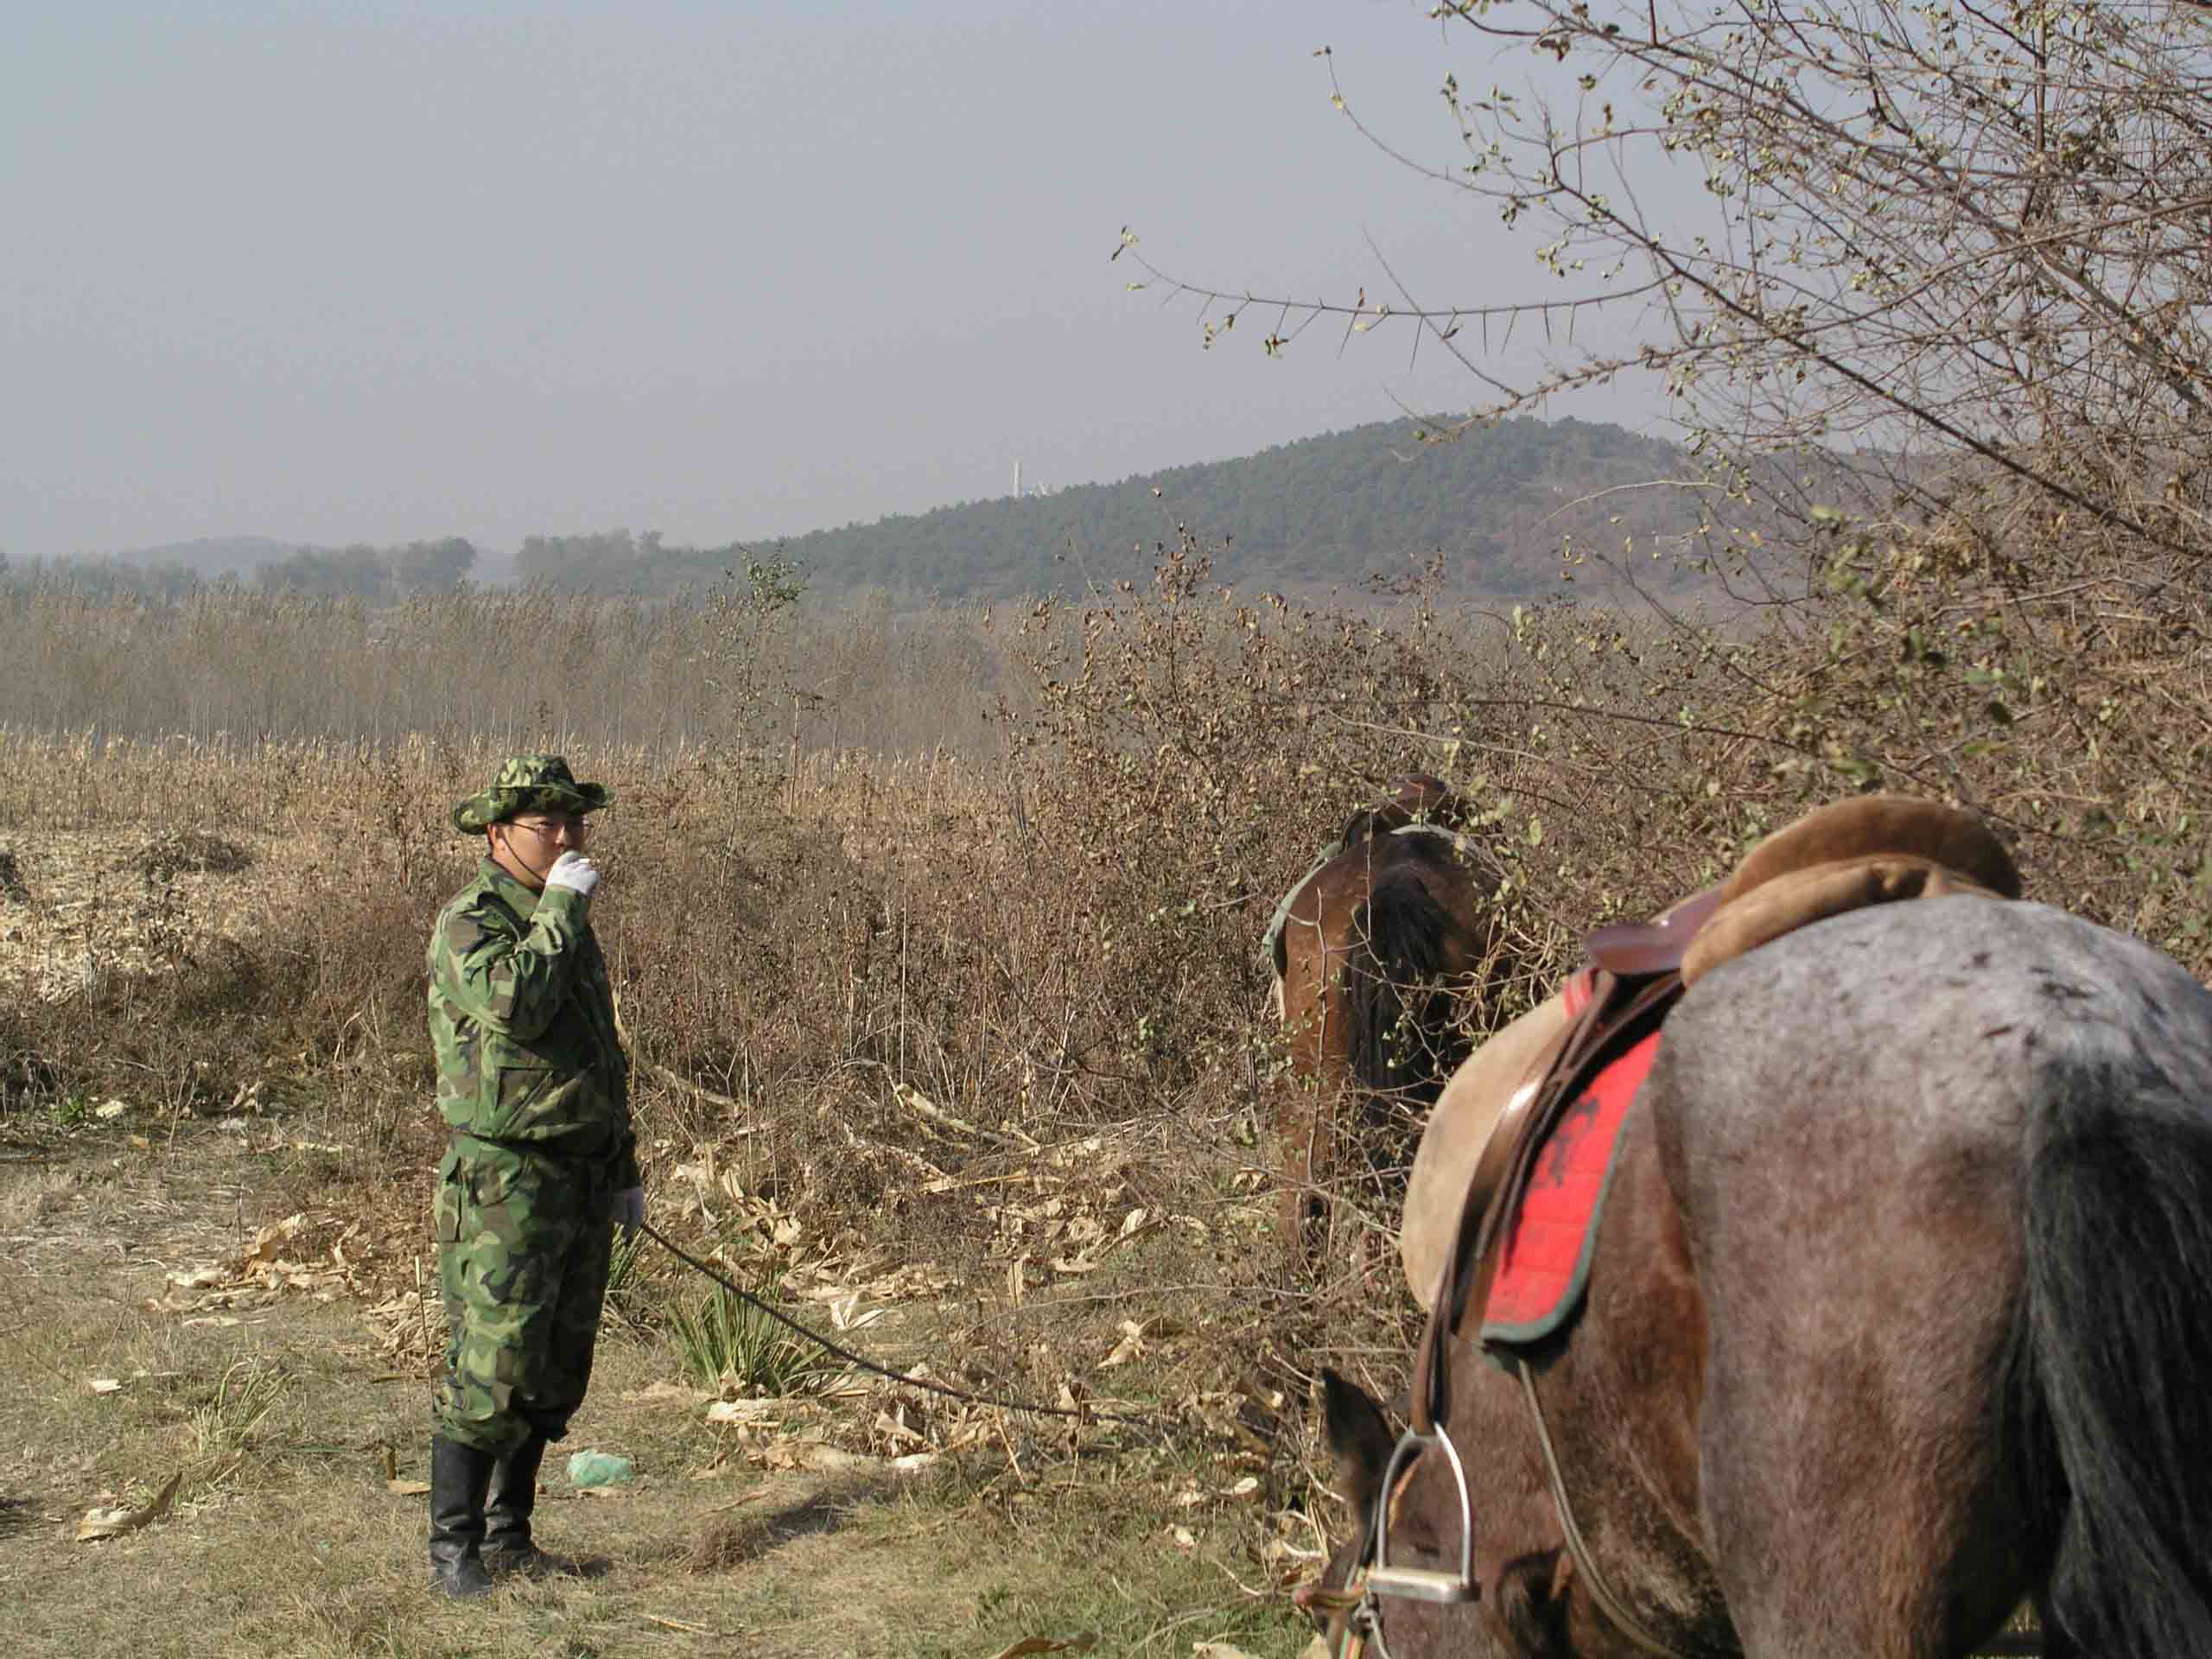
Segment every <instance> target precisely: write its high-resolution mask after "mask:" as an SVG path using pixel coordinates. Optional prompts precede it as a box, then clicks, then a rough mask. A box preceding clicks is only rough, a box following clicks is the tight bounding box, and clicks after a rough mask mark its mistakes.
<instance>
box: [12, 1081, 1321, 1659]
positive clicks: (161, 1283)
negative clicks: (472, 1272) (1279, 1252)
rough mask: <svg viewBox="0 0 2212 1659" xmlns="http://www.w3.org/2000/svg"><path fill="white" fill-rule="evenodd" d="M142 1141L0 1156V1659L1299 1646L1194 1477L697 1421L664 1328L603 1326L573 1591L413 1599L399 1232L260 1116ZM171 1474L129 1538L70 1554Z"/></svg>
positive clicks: (1001, 1451)
mask: <svg viewBox="0 0 2212 1659" xmlns="http://www.w3.org/2000/svg"><path fill="white" fill-rule="evenodd" d="M134 1126H135V1127H134ZM150 1127H151V1126H149V1125H146V1124H143V1122H140V1115H139V1114H137V1112H135V1111H134V1112H126V1113H124V1114H118V1116H116V1117H115V1118H114V1119H112V1120H111V1121H108V1122H96V1123H92V1124H87V1125H84V1126H81V1127H79V1128H74V1129H73V1130H70V1131H68V1132H67V1133H51V1134H44V1135H29V1134H16V1135H10V1136H9V1137H8V1138H7V1145H6V1146H5V1147H4V1149H0V1157H3V1158H4V1160H5V1161H4V1162H0V1281H3V1282H4V1289H0V1303H4V1306H5V1308H6V1310H7V1311H6V1313H4V1315H0V1319H4V1321H5V1325H4V1331H3V1332H0V1333H3V1334H4V1340H5V1345H6V1349H7V1351H8V1353H9V1355H10V1361H9V1366H8V1370H9V1372H10V1376H11V1378H12V1381H11V1383H10V1387H9V1388H8V1389H6V1390H5V1391H4V1393H0V1606H3V1607H4V1609H5V1612H4V1616H0V1624H4V1627H5V1629H6V1630H7V1632H8V1637H9V1644H10V1653H11V1659H29V1656H44V1655H63V1654H68V1655H83V1654H98V1653H106V1652H114V1653H122V1652H129V1653H131V1654H134V1655H148V1656H150V1655H156V1654H171V1653H174V1654H180V1655H181V1654H193V1655H204V1654H207V1653H210V1652H223V1653H253V1654H302V1655H321V1654H338V1653H358V1652H378V1653H385V1654H394V1655H414V1654H424V1655H427V1654H480V1655H505V1654H514V1655H522V1654H525V1653H528V1654H565V1655H591V1654H602V1653H606V1654H612V1653H625V1654H627V1653H638V1654H658V1653H669V1654H679V1653H702V1654H703V1653H715V1654H721V1653H728V1652H730V1651H733V1650H750V1651H768V1652H775V1653H778V1654H786V1655H797V1656H807V1655H831V1654H884V1655H946V1656H952V1655H961V1656H967V1655H974V1656H992V1655H996V1654H1000V1653H1001V1652H1003V1651H1005V1650H1006V1649H1008V1648H1010V1647H1012V1646H1013V1645H1014V1644H1015V1643H1020V1642H1021V1641H1023V1640H1025V1639H1027V1638H1032V1637H1047V1638H1054V1639H1058V1640H1062V1641H1077V1640H1080V1639H1081V1638H1083V1637H1085V1636H1086V1635H1088V1636H1091V1637H1095V1638H1096V1644H1095V1647H1094V1648H1093V1649H1092V1650H1094V1651H1097V1652H1102V1653H1104V1652H1114V1653H1150V1654H1173V1655H1178V1656H1180V1655H1189V1654H1193V1653H1198V1654H1214V1655H1225V1654H1228V1653H1231V1652H1238V1651H1241V1652H1244V1653H1249V1654H1252V1655H1255V1656H1262V1659H1266V1656H1285V1659H1287V1656H1289V1655H1292V1654H1294V1653H1297V1652H1298V1651H1300V1649H1301V1648H1302V1647H1303V1646H1304V1644H1305V1643H1306V1631H1305V1630H1303V1628H1301V1626H1300V1624H1299V1622H1298V1621H1297V1620H1296V1618H1294V1616H1293V1615H1292V1614H1291V1612H1290V1611H1289V1609H1288V1607H1287V1601H1286V1599H1285V1598H1284V1597H1283V1596H1282V1595H1281V1589H1280V1585H1279V1584H1277V1585H1270V1584H1268V1583H1267V1582H1265V1581H1264V1569H1258V1568H1255V1560H1254V1555H1253V1551H1252V1548H1251V1543H1252V1540H1253V1538H1254V1536H1255V1533H1265V1532H1267V1531H1268V1526H1267V1523H1266V1522H1265V1520H1264V1518H1263V1517H1262V1516H1260V1515H1259V1514H1258V1513H1257V1511H1258V1509H1259V1506H1261V1505H1262V1504H1264V1503H1265V1502H1266V1501H1267V1498H1266V1494H1265V1493H1264V1492H1263V1491H1259V1490H1257V1487H1258V1483H1256V1482H1252V1481H1246V1482H1243V1483H1242V1488H1243V1490H1239V1483H1237V1482H1235V1481H1225V1480H1220V1479H1218V1478H1216V1477H1217V1472H1218V1466H1217V1463H1216V1462H1215V1460H1214V1459H1210V1458H1206V1457H1198V1458H1192V1457H1190V1456H1189V1455H1188V1454H1186V1453H1185V1452H1179V1451H1177V1450H1174V1449H1172V1448H1160V1447H1153V1446H1143V1445H1141V1444H1139V1443H1137V1442H1136V1441H1135V1440H1133V1439H1132V1440H1122V1442H1121V1443H1120V1444H1118V1445H1117V1444H1116V1443H1115V1441H1114V1440H1113V1438H1112V1437H1109V1436H1099V1437H1096V1442H1095V1445H1094V1446H1091V1447H1090V1448H1088V1449H1086V1450H1085V1451H1084V1452H1083V1453H1082V1454H1081V1455H1079V1456H1075V1457H1071V1456H1069V1455H1067V1454H1066V1453H1065V1451H1064V1449H1062V1448H1060V1447H1058V1446H1056V1444H1055V1442H1054V1438H1053V1435H1052V1432H1051V1431H1049V1430H1045V1431H1039V1430H1036V1429H1033V1428H1029V1427H1018V1426H1014V1425H1011V1424H1007V1423H1004V1422H1001V1423H999V1424H996V1425H995V1427H998V1428H999V1429H1000V1431H1001V1432H1000V1434H999V1435H998V1436H997V1439H998V1440H1000V1441H1001V1442H1002V1443H1001V1444H994V1445H991V1446H988V1448H979V1450H978V1453H977V1455H976V1456H973V1457H970V1458H962V1457H959V1456H950V1457H940V1458H937V1459H930V1460H926V1461H925V1466H922V1467H920V1468H916V1469H911V1470H906V1471H902V1470H901V1469H900V1468H899V1466H898V1465H896V1464H895V1463H894V1462H893V1460H892V1459H888V1458H884V1457H875V1456H869V1455H865V1454H857V1453H853V1452H845V1451H842V1450H840V1449H839V1448H838V1447H837V1446H836V1444H835V1443H834V1437H833V1438H832V1439H831V1440H817V1439H816V1438H814V1436H815V1434H816V1433H817V1430H818V1427H819V1425H820V1423H821V1422H822V1421H823V1419H824V1418H834V1417H835V1416H836V1414H839V1413H840V1412H859V1411H873V1410H875V1409H877V1408H878V1407H877V1404H876V1402H874V1400H873V1399H872V1398H869V1397H865V1396H861V1395H855V1396H852V1397H850V1398H849V1399H845V1400H841V1401H833V1402H830V1403H829V1405H828V1407H826V1408H814V1409H813V1410H811V1411H809V1410H804V1409H798V1410H793V1411H791V1412H789V1413H785V1414H780V1416H781V1419H782V1421H780V1424H779V1426H776V1427H767V1428H760V1429H755V1428H750V1427H741V1426H737V1425H731V1424H716V1423H714V1422H710V1421H709V1409H710V1407H711V1404H712V1396H711V1395H706V1394H702V1393H701V1392H700V1391H698V1390H696V1389H691V1388H689V1387H687V1386H684V1385H683V1383H681V1382H680V1380H679V1378H678V1376H677V1370H676V1366H675V1363H674V1359H673V1356H672V1354H671V1351H670V1350H669V1348H668V1346H667V1345H666V1344H665V1342H664V1340H662V1339H661V1338H658V1337H656V1336H649V1335H646V1334H644V1333H641V1332H636V1331H632V1330H631V1329H629V1328H626V1327H624V1326H621V1325H619V1324H618V1325H616V1326H615V1327H614V1328H613V1329H611V1330H610V1331H609V1332H607V1335H606V1336H605V1337H604V1338H603V1339H602V1342H601V1356H600V1366H599V1374H598V1376H597V1378H596V1379H595V1382H594V1388H593V1392H592V1397H591V1400H590V1402H588V1405H587V1407H586V1409H585V1411H584V1413H583V1414H582V1417H581V1418H580V1420H579V1421H578V1422H577V1423H576V1425H575V1429H574V1431H573V1433H572V1435H571V1438H570V1440H569V1443H568V1444H567V1445H566V1446H561V1447H557V1448H556V1450H555V1452H553V1454H552V1455H550V1456H549V1458H548V1459H547V1465H546V1473H545V1479H544V1486H545V1490H544V1493H543V1498H542V1501H541V1503H540V1509H539V1520H540V1527H539V1530H540V1534H541V1536H542V1538H543V1541H545V1542H546V1543H547V1544H548V1545H549V1546H550V1547H552V1548H556V1549H558V1550H560V1551H562V1552H563V1553H564V1554H569V1555H571V1556H573V1557H575V1558H576V1559H577V1560H579V1561H580V1562H581V1563H582V1565H583V1567H585V1569H586V1572H585V1574H584V1575H583V1576H579V1577H575V1578H570V1579H563V1580H555V1581H552V1582H550V1583H543V1584H535V1585H521V1586H513V1587H510V1588H507V1589H505V1590H503V1591H502V1592H501V1593H500V1594H499V1596H498V1598H497V1599H496V1600H494V1601H493V1603H491V1604H490V1605H486V1606H481V1607H477V1608H468V1609H463V1608H460V1607H455V1606H452V1605H447V1604H444V1603H443V1602H442V1601H440V1600H439V1599H435V1598H434V1597H432V1596H431V1595H430V1594H429V1593H428V1592H427V1591H426V1589H425V1587H424V1586H425V1567H424V1557H423V1540H424V1529H425V1512H424V1504H425V1500H424V1498H423V1496H422V1495H421V1493H420V1492H419V1491H416V1490H415V1488H416V1486H418V1485H419V1484H420V1482H421V1480H422V1478H423V1476H424V1474H425V1467H424V1465H425V1459H426V1456H427V1427H426V1416H425V1411H426V1402H427V1395H428V1387H427V1376H428V1370H429V1366H428V1364H427V1363H426V1355H427V1353H428V1351H429V1350H430V1348H431V1347H433V1346H434V1345H435V1342H436V1340H437V1336H436V1332H435V1329H434V1328H433V1327H432V1315H431V1314H430V1313H429V1312H428V1311H426V1310H425V1309H424V1308H423V1306H421V1304H420V1303H419V1302H418V1301H416V1300H415V1299H414V1298H413V1297H412V1296H411V1294H410V1292H411V1289H412V1281H413V1278H414V1275H415V1274H416V1271H417V1266H416V1261H415V1260H414V1259H412V1257H411V1256H410V1254H409V1245H408V1241H407V1240H406V1239H405V1237H404V1235H403V1236H399V1237H398V1238H397V1239H394V1238H392V1237H391V1236H387V1235H385V1234H383V1233H382V1232H380V1231H379V1230H378V1227H377V1225H375V1224H376V1223H377V1222H378V1218H379V1217H387V1216H389V1215H390V1214H391V1213H392V1212H393V1211H395V1210H399V1209H404V1205H397V1206H395V1205H388V1204H382V1203H379V1202H377V1201H375V1200H374V1199H365V1200H364V1201H362V1202H360V1203H359V1204H358V1205H353V1204H349V1202H348V1196H347V1195H348V1193H349V1192H354V1193H356V1194H358V1193H359V1189H358V1188H357V1187H353V1186H349V1185H347V1184H346V1183H344V1182H343V1181H338V1182H334V1181H333V1179H332V1176H333V1173H334V1172H335V1171H338V1170H340V1168H341V1167H342V1166H343V1160H342V1155H341V1154H340V1153H339V1152H338V1151H337V1150H336V1149H332V1148H318V1147H315V1145H314V1144H313V1143H311V1142H310V1143H305V1144H302V1142H301V1141H300V1140H299V1138H298V1137H297V1136H296V1135H289V1134H287V1133H286V1132H285V1131H284V1130H283V1129H282V1128H270V1127H268V1126H266V1125H264V1124H262V1123H258V1122H246V1123H241V1122H238V1121H237V1120H231V1121H230V1122H229V1125H228V1127H226V1125H225V1124H224V1123H223V1122H217V1123H213V1124H209V1123H206V1122H192V1123H188V1124H186V1125H184V1126H181V1128H177V1129H175V1132H174V1133H169V1132H168V1131H167V1130H166V1129H163V1130H161V1131H159V1132H156V1133H148V1132H147V1130H148V1128H150ZM303 1201H304V1202H305V1204H306V1205H307V1207H306V1208H305V1209H304V1210H302V1209H301V1208H298V1207H296V1206H298V1205H302V1202H303ZM349 1209H353V1210H358V1211H359V1214H360V1216H361V1217H362V1219H363V1220H366V1221H368V1222H370V1223H371V1225H368V1226H364V1225H362V1224H360V1222H359V1221H352V1220H348V1219H346V1215H347V1212H348V1211H349ZM421 1266H422V1270H424V1271H427V1268H428V1263H427V1262H423V1263H422V1264H421ZM864 1334H866V1335H868V1336H871V1337H877V1336H880V1335H881V1334H882V1325H881V1323H880V1322H879V1323H878V1324H877V1325H872V1326H870V1327H868V1331H867V1332H865V1333H864ZM860 1339H861V1338H858V1337H856V1338H855V1340H860ZM778 1417H779V1414H777V1413H774V1412H771V1413H770V1414H769V1415H768V1418H767V1420H766V1421H770V1422H771V1423H775V1422H776V1421H777V1419H778ZM582 1447H589V1448H594V1449H597V1450H601V1451H606V1452H615V1453H618V1454H620V1455H621V1456H623V1457H626V1458H627V1459H631V1460H632V1463H633V1464H634V1465H635V1467H636V1469H637V1471H638V1476H637V1478H636V1479H635V1480H634V1481H632V1483H630V1484H626V1485H623V1486H620V1487H618V1488H613V1489H611V1490H609V1491H605V1492H603V1493H600V1494H588V1493H587V1492H586V1491H583V1490H582V1489H580V1488H578V1487H576V1486H575V1485H574V1484H571V1483H570V1482H569V1479H568V1478H567V1476H566V1472H565V1469H566V1456H567V1454H568V1453H569V1452H572V1451H574V1450H576V1449H579V1448H582ZM1025 1448H1026V1449H1027V1459H1025V1458H1024V1456H1023V1453H1024V1451H1025ZM986 1452H987V1453H988V1454H986ZM172 1477H175V1486H174V1489H173V1491H171V1493H170V1496H169V1497H168V1503H167V1507H166V1510H165V1512H163V1513H162V1514H160V1515H159V1516H157V1517H156V1518H155V1519H152V1520H150V1521H149V1522H146V1523H145V1524H143V1525H142V1526H138V1527H137V1528H135V1529H130V1530H127V1531H123V1532H122V1533H121V1534H120V1535H118V1536H114V1537H111V1538H109V1539H106V1540H105V1541H79V1530H80V1529H82V1528H84V1527H85V1526H86V1524H87V1517H88V1516H94V1515H95V1514H96V1512H97V1514H98V1515H99V1516H105V1520H106V1522H108V1523H110V1524H112V1523H113V1522H116V1521H118V1520H121V1519H123V1518H124V1516H128V1515H130V1514H132V1513H134V1512H143V1510H145V1509H146V1508H148V1507H149V1506H150V1505H153V1504H154V1503H155V1502H156V1499H157V1498H158V1497H159V1496H160V1494H161V1493H162V1490H163V1488H164V1487H165V1486H168V1484H169V1483H170V1482H171V1479H172ZM1160 1493H1171V1494H1173V1495H1174V1497H1181V1498H1183V1499H1185V1501H1183V1502H1180V1503H1178V1502H1175V1501H1174V1497H1171V1498H1170V1501H1169V1502H1167V1503H1164V1504H1163V1503H1161V1502H1160V1500H1159V1497H1158V1495H1159V1494H1160ZM92 1524H94V1525H98V1524H99V1522H98V1521H95V1522H92ZM1279 1559H1281V1557H1279ZM1298 1567H1299V1564H1298V1562H1297V1561H1296V1560H1294V1559H1292V1560H1288V1562H1287V1570H1288V1571H1289V1572H1290V1573H1295V1572H1296V1571H1297V1570H1298ZM1211 1643H1220V1644H1223V1645H1222V1646H1220V1647H1211V1648H1210V1647H1209V1645H1208V1644H1211ZM1027 1650H1029V1651H1045V1650H1046V1649H1027ZM1064 1650H1073V1649H1064Z"/></svg>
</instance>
